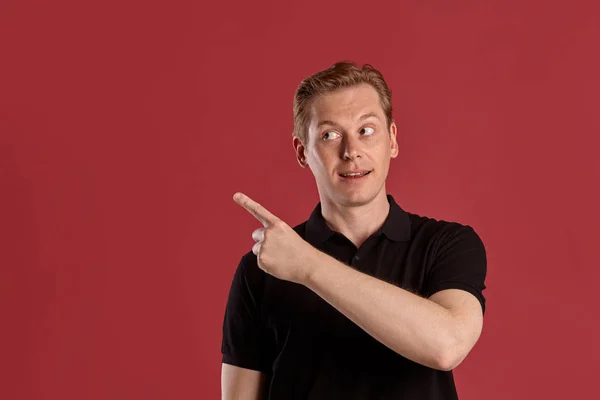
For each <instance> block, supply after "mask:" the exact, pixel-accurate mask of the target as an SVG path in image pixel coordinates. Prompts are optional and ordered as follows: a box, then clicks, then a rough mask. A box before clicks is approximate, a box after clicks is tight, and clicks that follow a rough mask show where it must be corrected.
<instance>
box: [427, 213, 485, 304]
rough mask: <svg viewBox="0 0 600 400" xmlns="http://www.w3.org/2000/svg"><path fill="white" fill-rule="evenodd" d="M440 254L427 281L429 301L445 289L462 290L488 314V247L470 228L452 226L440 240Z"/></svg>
mask: <svg viewBox="0 0 600 400" xmlns="http://www.w3.org/2000/svg"><path fill="white" fill-rule="evenodd" d="M436 240H438V243H436V245H435V246H434V247H435V248H436V249H437V250H436V253H435V257H434V261H433V264H432V266H431V269H430V270H429V273H428V274H427V277H426V287H427V289H426V295H427V297H429V296H431V295H433V294H434V293H436V292H439V291H441V290H445V289H461V290H465V291H467V292H469V293H471V294H472V295H473V296H475V297H476V298H477V300H479V302H480V303H481V309H482V312H483V313H485V302H486V300H485V296H484V295H483V291H484V289H485V288H486V286H485V278H486V274H487V257H486V250H485V246H484V244H483V242H482V240H481V238H480V237H479V235H477V233H476V232H475V230H474V229H473V228H472V227H470V226H463V225H460V224H455V223H454V224H449V225H448V226H447V227H446V229H444V230H443V232H442V234H440V235H439V236H438V238H437V239H436Z"/></svg>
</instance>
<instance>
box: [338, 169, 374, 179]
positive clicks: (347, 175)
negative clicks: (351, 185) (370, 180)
mask: <svg viewBox="0 0 600 400" xmlns="http://www.w3.org/2000/svg"><path fill="white" fill-rule="evenodd" d="M370 173H371V171H370V170H365V169H362V170H360V169H359V170H354V171H342V172H339V173H338V175H339V176H341V177H342V178H360V177H363V176H366V175H368V174H370Z"/></svg>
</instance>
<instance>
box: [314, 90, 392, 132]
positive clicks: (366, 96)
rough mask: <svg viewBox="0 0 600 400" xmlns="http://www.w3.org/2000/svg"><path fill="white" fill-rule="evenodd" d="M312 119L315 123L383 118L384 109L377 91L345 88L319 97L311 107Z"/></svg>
mask: <svg viewBox="0 0 600 400" xmlns="http://www.w3.org/2000/svg"><path fill="white" fill-rule="evenodd" d="M310 111H311V112H310V114H311V117H312V118H311V119H312V120H313V122H315V123H319V121H322V120H332V119H339V118H343V119H352V120H358V119H365V118H366V116H369V117H377V118H381V117H382V116H383V114H384V113H383V109H382V108H381V102H380V99H379V96H378V94H377V92H376V91H375V89H373V88H372V87H371V86H370V85H367V86H366V87H356V88H354V87H353V88H345V89H340V90H338V91H335V92H332V93H328V94H324V95H318V96H317V97H315V99H314V100H313V101H312V104H311V107H310Z"/></svg>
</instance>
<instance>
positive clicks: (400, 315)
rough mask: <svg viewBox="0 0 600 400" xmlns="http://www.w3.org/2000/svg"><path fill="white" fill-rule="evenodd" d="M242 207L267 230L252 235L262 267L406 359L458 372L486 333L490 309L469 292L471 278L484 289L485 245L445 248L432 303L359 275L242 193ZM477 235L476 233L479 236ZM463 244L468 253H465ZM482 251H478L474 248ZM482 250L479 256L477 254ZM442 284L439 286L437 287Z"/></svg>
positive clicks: (239, 199)
mask: <svg viewBox="0 0 600 400" xmlns="http://www.w3.org/2000/svg"><path fill="white" fill-rule="evenodd" d="M234 200H235V201H236V202H237V203H238V204H240V205H241V206H242V207H244V208H245V209H246V210H247V211H248V212H250V213H251V214H252V215H253V216H254V217H255V218H256V219H258V220H259V221H260V222H261V223H262V224H263V226H264V228H259V229H257V230H255V231H254V232H253V233H252V238H253V239H254V240H255V241H256V243H255V244H254V246H253V247H252V252H253V253H254V254H255V255H256V256H257V263H258V266H259V267H260V268H261V269H262V270H263V271H265V272H267V273H269V274H271V275H273V276H275V277H277V278H279V279H283V280H287V281H290V282H296V283H299V284H302V285H305V286H306V287H308V288H309V289H311V290H312V291H313V292H315V293H316V294H318V295H319V296H320V297H322V298H323V299H324V300H325V301H327V302H328V303H329V304H331V305H332V306H333V307H335V308H336V309H337V310H338V311H340V312H341V313H342V314H344V315H345V316H346V317H348V318H349V319H350V320H351V321H353V322H354V323H355V324H357V325H358V326H360V327H361V328H362V329H363V330H365V331H366V332H367V333H369V334H370V335H371V336H373V337H374V338H375V339H377V340H378V341H380V342H381V343H383V344H384V345H386V346H388V347H389V348H390V349H392V350H394V351H395V352H397V353H398V354H400V355H402V356H404V357H406V358H408V359H410V360H413V361H415V362H417V363H420V364H423V365H426V366H428V367H431V368H435V369H440V370H451V369H453V368H455V367H456V366H458V364H460V363H461V362H462V360H463V359H464V358H465V357H466V356H467V354H468V353H469V352H470V351H471V349H472V348H473V346H474V345H475V343H476V342H477V340H478V338H479V336H480V334H481V330H482V327H483V309H482V303H479V300H478V299H477V298H476V297H475V296H474V295H472V294H471V293H469V292H467V291H466V290H464V291H463V290H462V289H461V290H459V289H455V288H453V287H452V286H454V285H459V286H458V287H460V286H462V287H463V288H465V287H466V286H469V285H468V284H467V283H466V282H456V279H457V278H458V280H459V281H460V280H463V279H464V278H461V276H463V275H466V276H467V277H468V278H467V282H468V281H469V280H474V281H479V282H475V284H476V285H477V286H482V282H481V280H482V278H483V277H484V275H485V269H486V268H485V258H484V257H485V256H484V252H483V250H484V249H483V247H482V246H481V242H480V241H479V240H477V242H479V243H478V244H475V242H472V243H470V244H469V242H471V241H472V240H473V237H471V239H470V240H468V241H464V239H463V240H460V239H458V238H457V237H454V238H452V239H448V241H447V243H446V244H445V245H444V246H441V247H440V249H438V252H439V253H440V254H439V255H438V259H437V260H436V263H435V266H434V270H435V273H434V274H433V276H434V277H433V279H431V282H430V283H429V285H430V288H429V290H431V293H435V294H434V295H432V296H430V297H429V299H425V298H422V297H419V296H417V295H415V294H413V293H411V292H409V291H407V290H404V289H401V288H399V287H396V286H394V285H392V284H389V283H387V282H384V281H381V280H379V279H377V278H374V277H371V276H369V275H366V274H363V273H361V272H359V271H356V270H354V269H352V268H350V267H349V266H347V265H345V264H342V263H341V262H339V261H338V260H336V259H335V258H333V257H331V256H329V255H327V254H325V253H323V252H321V251H319V250H317V249H316V248H314V247H313V246H311V245H310V244H309V243H307V242H306V241H305V240H304V239H302V238H301V237H300V236H299V235H298V234H297V233H296V232H295V231H294V230H293V229H292V228H291V227H290V226H289V225H287V224H286V223H285V222H283V221H282V220H281V219H279V218H278V217H276V216H275V215H273V214H272V213H271V212H269V211H268V210H267V209H265V208H264V207H263V206H262V205H260V204H259V203H257V202H255V201H254V200H252V199H250V198H249V197H248V196H246V195H244V194H242V193H236V194H235V195H234ZM472 233H474V232H472ZM457 244H460V246H457ZM472 245H474V246H475V247H471V246H472ZM472 250H475V252H472ZM436 285H437V286H436Z"/></svg>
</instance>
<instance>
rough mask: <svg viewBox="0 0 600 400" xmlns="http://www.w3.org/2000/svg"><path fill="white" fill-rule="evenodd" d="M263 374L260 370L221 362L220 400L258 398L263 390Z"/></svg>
mask: <svg viewBox="0 0 600 400" xmlns="http://www.w3.org/2000/svg"><path fill="white" fill-rule="evenodd" d="M264 379H265V376H264V374H263V373H262V372H260V371H254V370H251V369H246V368H240V367H236V366H235V365H230V364H225V363H223V364H222V367H221V399H222V400H259V399H261V398H262V392H263V390H264V386H265V385H264Z"/></svg>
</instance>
